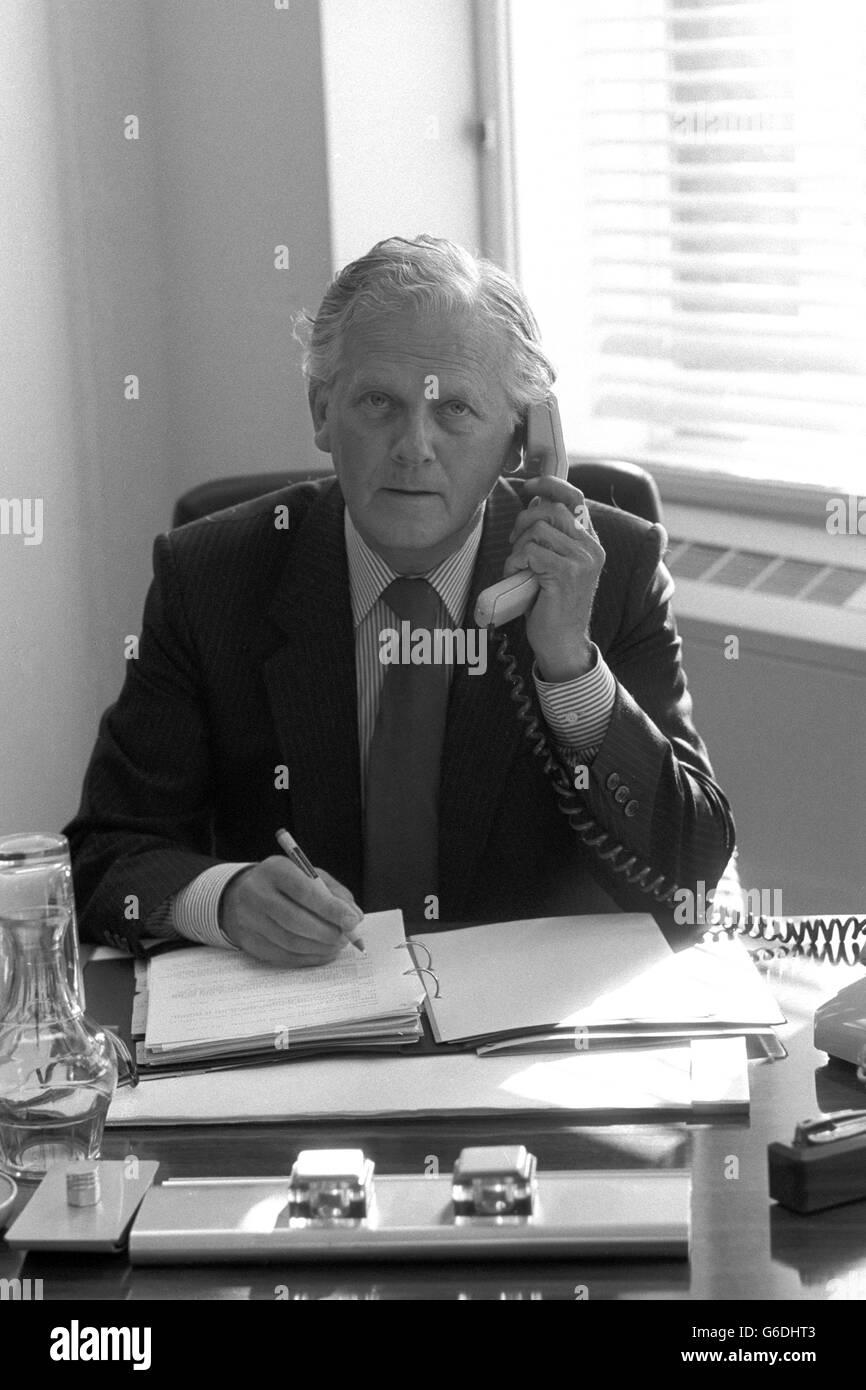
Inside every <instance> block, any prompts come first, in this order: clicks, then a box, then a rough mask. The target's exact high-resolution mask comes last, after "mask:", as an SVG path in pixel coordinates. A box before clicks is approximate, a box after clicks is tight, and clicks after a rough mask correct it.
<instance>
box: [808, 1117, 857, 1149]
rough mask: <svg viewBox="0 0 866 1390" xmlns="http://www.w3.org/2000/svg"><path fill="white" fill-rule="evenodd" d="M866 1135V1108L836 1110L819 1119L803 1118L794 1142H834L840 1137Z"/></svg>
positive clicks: (848, 1137) (849, 1137)
mask: <svg viewBox="0 0 866 1390" xmlns="http://www.w3.org/2000/svg"><path fill="white" fill-rule="evenodd" d="M861 1134H862V1135H866V1110H835V1111H834V1112H833V1114H832V1115H822V1116H821V1118H820V1119H819V1120H803V1121H801V1123H800V1124H798V1125H797V1128H796V1129H795V1130H794V1143H795V1144H798V1145H805V1144H833V1143H835V1142H836V1140H838V1139H855V1138H856V1137H857V1136H858V1135H861Z"/></svg>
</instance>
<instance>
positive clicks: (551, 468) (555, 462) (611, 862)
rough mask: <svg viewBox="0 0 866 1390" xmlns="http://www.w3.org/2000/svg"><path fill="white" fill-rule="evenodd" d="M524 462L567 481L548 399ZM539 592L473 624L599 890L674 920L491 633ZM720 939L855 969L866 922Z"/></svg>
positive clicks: (530, 418) (742, 931)
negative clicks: (592, 863) (598, 870)
mask: <svg viewBox="0 0 866 1390" xmlns="http://www.w3.org/2000/svg"><path fill="white" fill-rule="evenodd" d="M523 456H524V463H525V468H526V472H527V474H528V476H533V477H534V476H536V474H537V472H538V471H541V472H542V473H544V474H546V475H548V476H552V477H556V478H567V477H568V456H567V454H566V452H565V443H564V441H563V436H562V425H561V423H560V419H559V406H558V404H557V401H556V397H555V396H554V395H552V394H551V395H549V396H548V397H547V399H546V401H543V402H541V404H540V405H535V406H531V407H530V408H529V410H528V412H527V416H526V440H525V443H524V455H523ZM539 464H540V465H541V468H540V470H539V467H538V465H539ZM538 587H539V586H538V580H537V579H536V577H535V575H533V574H528V573H527V572H525V571H521V572H520V573H519V574H514V575H511V576H510V577H509V578H508V579H503V580H500V582H499V583H498V584H492V585H491V586H490V588H489V589H485V590H484V591H483V593H481V594H479V595H478V599H477V602H476V605H475V622H476V624H477V625H478V627H483V628H486V629H488V630H489V632H490V636H491V637H492V639H493V644H494V648H495V652H496V659H497V661H498V662H499V663H500V665H501V667H502V670H503V674H504V676H505V679H506V681H507V682H508V684H509V686H510V694H511V699H512V700H513V701H514V703H515V705H516V707H517V717H518V719H519V720H520V722H521V724H522V725H523V732H524V735H525V737H526V739H527V741H528V743H529V745H530V747H531V749H532V752H533V754H534V756H535V757H537V758H540V759H541V763H542V768H543V770H544V772H545V773H546V774H547V775H548V777H549V778H550V780H551V782H552V784H553V789H554V792H555V793H556V797H557V806H558V808H559V810H560V811H561V812H562V814H563V815H564V816H565V817H566V818H567V820H568V823H569V825H570V826H571V828H572V830H573V831H574V832H575V834H576V835H577V837H578V839H579V840H580V841H581V843H582V844H583V845H585V846H586V848H587V849H589V850H590V851H591V852H592V855H593V857H594V858H595V859H596V860H597V861H598V864H599V865H600V866H602V868H603V871H604V877H603V882H604V886H605V887H607V888H608V889H609V890H610V891H612V892H613V894H614V897H617V889H618V888H619V887H620V886H622V887H623V888H628V889H635V888H636V889H638V890H639V892H640V893H641V894H646V895H649V896H650V897H652V898H653V899H654V900H655V902H657V903H658V904H659V906H660V907H661V908H665V909H667V911H668V913H669V914H672V911H673V906H674V903H675V901H676V898H675V895H676V894H677V893H678V892H679V888H678V886H677V884H676V883H674V882H673V880H671V879H667V878H665V877H664V875H662V874H659V873H657V872H656V871H655V870H654V869H653V868H652V867H651V866H650V865H649V864H647V863H641V861H640V860H639V859H638V858H637V856H636V855H635V854H633V853H632V851H631V850H630V849H629V848H628V847H627V846H626V845H623V844H620V843H618V842H617V841H616V840H614V838H613V836H612V835H611V834H610V832H609V831H607V830H605V829H604V827H603V826H601V825H600V824H599V823H598V821H596V820H595V819H594V817H593V816H592V815H591V814H590V812H589V810H588V808H587V805H586V803H585V801H584V799H583V798H582V797H581V796H580V794H579V792H578V791H577V789H576V788H575V787H574V786H573V785H572V782H571V781H570V780H569V778H568V776H567V775H566V772H565V769H564V767H563V764H562V763H561V762H560V760H559V758H557V757H556V756H555V754H554V753H553V750H552V749H551V747H550V744H549V742H548V739H547V734H546V730H545V728H544V727H543V721H542V720H541V719H540V711H539V710H536V709H534V708H533V703H532V699H531V698H530V696H529V695H527V693H526V688H525V686H524V683H523V679H522V677H521V675H520V672H519V671H518V669H517V662H516V661H515V659H514V657H513V655H512V654H511V652H510V651H509V649H508V637H507V635H506V633H505V632H501V631H500V632H497V631H495V630H494V629H496V628H501V627H502V625H503V624H504V623H508V622H511V620H512V619H513V618H517V617H519V616H520V614H521V613H525V612H526V610H527V609H528V608H529V607H530V605H531V603H532V601H533V599H534V598H535V595H536V594H537V593H538ZM608 880H609V881H608ZM637 905H638V903H636V901H635V898H634V895H633V894H631V895H630V894H628V893H627V892H626V893H625V894H624V896H623V897H622V900H621V902H620V906H622V907H623V908H624V910H625V911H634V910H635V907H636V906H637ZM640 905H641V906H642V904H640ZM724 933H736V934H738V935H748V936H749V937H758V936H761V937H767V938H769V939H770V940H775V941H776V942H778V943H780V944H781V946H782V948H783V949H785V948H787V947H788V946H789V945H792V946H794V947H795V949H797V950H798V951H801V952H808V953H809V954H815V955H818V956H820V957H828V958H830V959H831V960H835V959H840V960H845V961H849V962H851V963H853V959H854V958H855V956H856V953H857V949H858V948H857V947H856V946H855V945H854V942H855V941H856V939H857V937H858V936H860V935H861V934H866V917H862V918H855V917H849V918H848V919H847V920H845V921H843V920H841V918H837V917H831V918H830V920H829V922H826V923H825V921H824V920H823V919H822V918H815V919H814V920H799V919H797V920H791V919H785V921H784V927H782V926H781V924H779V923H777V922H775V921H774V919H773V918H770V919H765V918H763V917H760V918H757V919H754V918H751V917H747V918H746V919H745V920H744V921H742V922H736V923H731V924H729V925H727V926H724V927H722V929H721V934H724ZM716 934H719V933H716Z"/></svg>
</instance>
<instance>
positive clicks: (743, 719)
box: [673, 596, 866, 914]
mask: <svg viewBox="0 0 866 1390" xmlns="http://www.w3.org/2000/svg"><path fill="white" fill-rule="evenodd" d="M673 604H674V611H676V596H675V597H674V600H673ZM678 627H679V631H680V634H681V636H682V638H683V662H684V665H685V669H686V674H687V676H688V680H689V688H690V690H691V693H692V696H693V699H694V702H695V722H696V724H697V727H698V730H699V732H700V733H701V735H702V737H703V738H704V740H705V741H706V744H707V747H708V749H709V754H710V759H711V761H712V763H713V769H714V771H715V773H716V776H717V777H718V780H719V782H720V784H721V786H722V787H723V788H724V790H725V792H726V793H727V795H728V797H729V799H730V802H731V806H732V809H733V812H734V819H735V821H736V824H737V842H738V845H739V851H740V853H739V870H740V879H741V881H742V884H743V887H744V888H757V889H764V888H766V889H767V890H769V891H772V890H773V889H774V888H778V889H780V890H781V893H782V908H783V911H784V912H785V913H789V914H792V913H806V914H808V913H810V912H816V911H817V912H827V911H841V912H855V911H859V912H861V913H862V911H863V908H864V904H866V815H864V813H863V754H864V745H863V710H864V708H866V677H864V676H863V675H862V674H857V673H856V672H855V671H853V670H851V671H846V670H841V669H834V667H833V663H832V662H831V661H830V660H828V658H827V655H826V653H823V654H822V653H820V652H818V651H817V649H812V651H811V652H810V651H809V650H808V649H807V648H806V646H805V644H801V643H797V642H795V641H792V642H791V644H790V652H789V654H788V655H782V654H781V653H778V652H774V651H768V650H767V649H766V647H765V645H764V644H763V643H762V641H761V638H760V636H759V635H756V634H751V633H748V632H745V631H741V632H740V655H739V659H738V660H737V661H726V660H725V659H724V658H723V656H722V653H723V650H724V639H725V631H724V630H723V629H722V628H721V627H720V628H718V629H717V630H714V629H713V627H712V626H711V625H710V624H708V623H703V622H698V621H695V620H691V619H688V618H679V620H678Z"/></svg>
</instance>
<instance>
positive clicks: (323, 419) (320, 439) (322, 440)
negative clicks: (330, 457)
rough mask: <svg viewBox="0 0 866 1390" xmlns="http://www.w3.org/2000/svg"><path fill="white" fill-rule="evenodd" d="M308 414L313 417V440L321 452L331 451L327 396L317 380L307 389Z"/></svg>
mask: <svg viewBox="0 0 866 1390" xmlns="http://www.w3.org/2000/svg"><path fill="white" fill-rule="evenodd" d="M307 400H308V401H309V403H310V414H311V415H312V417H313V442H314V443H315V445H316V448H317V449H321V451H322V453H323V454H329V453H330V452H331V431H330V429H329V427H328V398H327V395H326V393H325V390H324V388H323V387H322V385H321V384H320V383H318V382H311V383H310V387H309V389H308V391H307Z"/></svg>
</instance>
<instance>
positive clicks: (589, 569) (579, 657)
mask: <svg viewBox="0 0 866 1390" xmlns="http://www.w3.org/2000/svg"><path fill="white" fill-rule="evenodd" d="M524 491H525V492H526V493H528V494H529V496H530V497H531V498H532V501H531V502H530V504H529V506H528V507H526V509H525V510H524V511H523V512H521V514H520V516H519V517H518V518H517V520H516V522H515V523H514V529H513V531H512V532H511V536H510V540H511V542H512V544H513V547H514V548H513V550H512V551H511V554H510V555H509V557H508V559H507V560H506V562H505V567H504V570H503V574H504V575H505V576H506V577H507V576H508V575H512V574H516V573H517V572H518V571H520V570H531V572H532V573H533V574H534V575H535V576H536V578H537V579H538V582H539V584H540V586H541V590H540V593H539V594H538V597H537V598H536V600H535V602H534V604H533V605H532V608H531V609H530V610H529V613H528V614H527V617H526V636H527V638H528V640H529V644H530V646H531V647H532V650H533V651H534V652H535V659H536V661H537V663H538V669H539V672H540V674H541V678H542V680H546V681H568V680H574V679H575V677H577V676H582V675H584V674H585V673H586V672H587V671H588V670H589V669H590V667H591V665H592V650H591V647H590V640H589V619H590V614H591V613H592V603H593V599H594V597H595V590H596V587H597V585H598V579H599V575H600V574H601V571H602V569H603V567H604V561H605V554H604V549H603V548H602V545H601V542H600V541H599V539H598V536H597V535H596V533H595V528H594V527H593V524H592V522H591V521H590V519H589V510H588V508H587V507H586V505H585V503H584V498H583V493H582V492H581V491H580V489H579V488H576V487H572V485H571V483H568V482H566V481H565V480H564V479H562V478H551V477H541V478H533V479H532V481H531V482H528V483H527V484H526V486H525V488H524Z"/></svg>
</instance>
